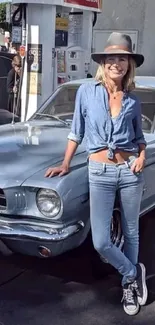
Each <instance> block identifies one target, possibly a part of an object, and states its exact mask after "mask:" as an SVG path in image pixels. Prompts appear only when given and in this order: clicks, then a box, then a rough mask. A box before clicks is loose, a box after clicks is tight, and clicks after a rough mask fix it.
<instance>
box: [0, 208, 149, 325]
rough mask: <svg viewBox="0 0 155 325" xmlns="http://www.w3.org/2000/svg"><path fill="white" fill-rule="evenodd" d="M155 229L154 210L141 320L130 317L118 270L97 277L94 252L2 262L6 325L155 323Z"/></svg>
mask: <svg viewBox="0 0 155 325" xmlns="http://www.w3.org/2000/svg"><path fill="white" fill-rule="evenodd" d="M154 229H155V212H154V211H153V212H152V213H151V214H150V215H149V216H148V218H145V219H144V221H143V222H142V225H141V231H140V233H141V245H140V247H141V249H140V260H141V261H142V262H144V263H145V264H146V266H147V272H148V274H147V275H148V281H147V282H148V287H149V299H148V302H147V305H146V306H145V307H143V308H142V309H141V311H140V313H139V314H138V315H137V316H133V317H131V316H127V315H126V314H125V313H124V311H123V309H122V306H121V303H120V300H121V295H122V292H121V288H120V277H119V276H118V274H117V273H116V272H115V271H114V270H113V272H110V273H109V275H108V276H107V275H106V274H103V277H102V278H101V277H100V278H94V275H93V274H92V270H91V264H90V254H91V249H90V251H89V252H87V250H86V251H83V253H82V254H81V251H78V250H77V251H75V254H74V253H73V252H72V253H71V254H67V255H65V256H63V257H59V258H58V259H56V260H50V261H47V260H46V261H45V260H44V261H41V260H37V259H32V258H28V257H21V256H14V257H11V258H10V257H9V258H1V268H0V297H1V299H0V325H1V323H2V324H3V325H29V324H30V325H31V324H32V325H87V324H89V325H116V324H119V325H124V324H125V325H131V324H133V325H154V324H155V276H154V273H155V238H154ZM106 267H107V266H106Z"/></svg>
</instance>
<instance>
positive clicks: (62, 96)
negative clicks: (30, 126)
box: [33, 85, 79, 122]
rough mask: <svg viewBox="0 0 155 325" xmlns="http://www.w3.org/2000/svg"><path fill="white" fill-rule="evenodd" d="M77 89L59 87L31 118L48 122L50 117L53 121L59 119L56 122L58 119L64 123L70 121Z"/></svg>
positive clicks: (76, 86)
mask: <svg viewBox="0 0 155 325" xmlns="http://www.w3.org/2000/svg"><path fill="white" fill-rule="evenodd" d="M78 87H79V85H75V86H72V85H70V86H68V85H67V86H63V87H60V88H59V89H58V91H56V93H55V94H54V95H53V96H52V98H51V100H49V101H47V103H46V105H43V107H42V108H41V109H40V110H39V111H38V112H37V113H36V115H35V116H34V117H33V118H37V119H44V120H45V119H46V120H49V119H51V118H52V117H53V119H54V118H55V117H59V119H57V121H60V119H61V120H63V121H66V122H69V121H72V118H73V113H74V107H75V97H76V92H77V89H78Z"/></svg>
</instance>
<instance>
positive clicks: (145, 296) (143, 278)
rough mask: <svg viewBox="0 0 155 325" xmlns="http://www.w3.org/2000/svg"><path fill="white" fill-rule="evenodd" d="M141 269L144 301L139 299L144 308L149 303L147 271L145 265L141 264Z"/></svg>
mask: <svg viewBox="0 0 155 325" xmlns="http://www.w3.org/2000/svg"><path fill="white" fill-rule="evenodd" d="M139 265H140V267H141V269H142V284H143V293H144V294H143V299H141V298H139V297H137V299H138V303H139V304H140V306H144V305H145V304H146V301H147V297H148V290H147V285H146V269H145V266H144V264H142V263H139Z"/></svg>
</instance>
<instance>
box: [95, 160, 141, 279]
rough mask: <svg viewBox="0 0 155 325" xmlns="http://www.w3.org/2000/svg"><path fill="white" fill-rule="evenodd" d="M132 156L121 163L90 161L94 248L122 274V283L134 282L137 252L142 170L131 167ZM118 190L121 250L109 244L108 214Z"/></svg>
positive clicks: (109, 219)
mask: <svg viewBox="0 0 155 325" xmlns="http://www.w3.org/2000/svg"><path fill="white" fill-rule="evenodd" d="M134 160H135V157H133V156H132V157H131V159H129V160H128V162H126V163H124V164H120V165H119V164H107V163H100V162H96V161H93V160H89V187H90V221H91V230H92V239H93V245H94V248H95V249H96V250H97V251H98V253H99V254H100V255H101V256H103V257H104V258H106V259H107V260H108V262H109V263H110V264H111V265H113V266H114V267H115V268H116V269H117V270H118V272H119V273H120V274H121V275H122V276H123V278H122V285H124V284H125V283H129V282H132V281H134V279H135V278H136V275H137V271H136V266H135V265H136V264H137V262H138V252H139V212H140V203H141V198H142V192H143V186H144V177H143V173H137V174H136V173H133V172H132V171H131V169H130V167H131V165H132V163H133V161H134ZM116 191H118V194H119V199H120V207H121V225H122V231H123V235H124V252H122V251H121V250H120V249H119V248H118V247H116V246H115V245H113V244H112V242H111V238H110V228H111V217H112V213H113V207H114V202H115V197H116Z"/></svg>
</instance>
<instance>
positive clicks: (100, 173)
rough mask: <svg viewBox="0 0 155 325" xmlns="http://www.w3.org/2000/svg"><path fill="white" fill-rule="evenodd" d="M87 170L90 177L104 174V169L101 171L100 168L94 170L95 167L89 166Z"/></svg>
mask: <svg viewBox="0 0 155 325" xmlns="http://www.w3.org/2000/svg"><path fill="white" fill-rule="evenodd" d="M88 168H89V174H90V175H96V176H100V175H103V173H104V169H102V168H95V167H91V166H89V167H88Z"/></svg>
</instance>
